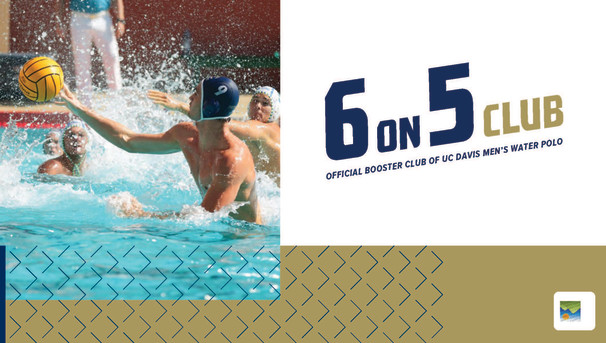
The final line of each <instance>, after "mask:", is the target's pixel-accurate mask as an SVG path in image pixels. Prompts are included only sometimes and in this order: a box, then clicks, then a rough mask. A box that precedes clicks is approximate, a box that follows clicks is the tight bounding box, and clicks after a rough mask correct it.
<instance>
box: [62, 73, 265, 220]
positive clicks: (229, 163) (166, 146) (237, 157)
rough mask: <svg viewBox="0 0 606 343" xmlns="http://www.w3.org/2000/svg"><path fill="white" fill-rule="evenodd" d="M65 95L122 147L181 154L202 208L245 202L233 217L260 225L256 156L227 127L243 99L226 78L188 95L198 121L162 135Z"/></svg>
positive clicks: (66, 100)
mask: <svg viewBox="0 0 606 343" xmlns="http://www.w3.org/2000/svg"><path fill="white" fill-rule="evenodd" d="M60 95H61V97H62V98H63V100H64V105H65V106H67V108H69V109H70V110H71V111H72V112H73V113H74V114H76V115H77V116H79V117H80V118H82V119H83V120H84V121H85V122H86V123H88V125H89V126H90V127H91V128H93V129H94V130H95V131H97V132H98V133H99V134H100V135H101V136H102V137H103V138H105V139H106V140H108V141H109V142H110V143H112V144H114V145H115V146H117V147H118V148H121V149H123V150H125V151H128V152H133V153H146V154H170V153H175V152H179V151H181V152H182V153H183V155H184V156H185V159H186V160H187V163H188V164H189V168H190V171H191V174H192V176H193V178H194V180H195V182H196V184H197V185H198V188H199V189H200V192H201V193H204V191H205V194H204V198H203V200H202V204H201V206H202V207H203V208H204V209H206V210H207V211H209V212H215V211H218V210H220V209H221V208H223V207H225V206H227V205H229V204H231V203H233V202H241V203H242V205H241V206H240V207H238V209H237V210H236V211H234V213H231V214H230V215H231V216H232V217H234V218H236V219H240V220H246V221H249V222H254V223H259V224H260V223H261V216H260V208H259V204H258V201H257V194H256V191H255V177H256V176H255V169H254V162H253V159H252V156H251V154H250V151H249V150H248V148H247V147H246V144H244V142H242V141H241V140H240V139H238V138H237V137H236V136H235V135H234V134H233V133H231V131H230V130H229V127H228V123H229V121H230V118H229V116H230V114H231V113H232V112H233V110H234V109H235V108H236V105H237V104H238V100H239V92H238V87H237V86H236V84H235V83H234V82H233V81H232V80H230V79H228V78H225V77H219V78H208V79H205V80H203V81H202V82H201V83H200V84H199V85H198V87H197V88H196V91H195V93H194V94H192V95H191V96H190V97H189V101H190V103H189V108H190V111H189V112H188V116H189V117H190V118H191V119H193V120H194V121H195V123H191V122H187V123H179V124H177V125H175V126H173V127H172V128H170V129H169V130H168V131H166V132H163V133H158V134H145V133H136V132H133V131H132V130H130V129H128V128H127V127H125V126H124V125H122V124H120V123H118V122H115V121H113V120H110V119H108V118H105V117H103V116H101V115H99V114H97V113H95V112H94V111H93V110H91V109H88V108H86V107H85V106H84V105H82V103H81V102H80V101H78V99H76V97H75V96H74V95H73V94H72V93H71V92H70V91H69V89H67V87H64V88H63V89H62V90H61V93H60ZM144 215H145V213H140V215H139V216H144Z"/></svg>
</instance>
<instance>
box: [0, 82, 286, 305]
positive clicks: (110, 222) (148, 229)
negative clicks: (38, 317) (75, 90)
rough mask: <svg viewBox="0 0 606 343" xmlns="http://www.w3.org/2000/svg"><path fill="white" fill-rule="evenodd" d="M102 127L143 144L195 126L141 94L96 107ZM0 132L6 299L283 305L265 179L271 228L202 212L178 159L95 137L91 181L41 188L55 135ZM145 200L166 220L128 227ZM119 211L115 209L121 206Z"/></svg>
mask: <svg viewBox="0 0 606 343" xmlns="http://www.w3.org/2000/svg"><path fill="white" fill-rule="evenodd" d="M93 107H94V108H95V109H96V110H98V112H100V113H102V114H103V115H105V116H107V117H109V118H111V119H114V120H117V121H119V122H121V123H123V124H125V125H126V126H128V127H129V128H131V129H133V130H135V131H138V132H161V131H164V130H167V129H168V128H170V127H171V126H172V125H174V124H176V123H177V122H179V121H183V120H186V119H187V118H185V117H183V116H179V115H176V114H173V113H170V112H167V111H164V110H162V109H160V108H158V107H157V106H154V105H152V104H151V102H150V101H148V100H147V99H145V94H144V93H143V92H137V91H136V90H128V89H127V90H125V91H124V92H122V94H121V95H115V96H113V97H111V98H110V97H108V98H101V99H96V100H95V104H94V106H93ZM13 124H14V123H12V124H11V125H9V127H8V128H3V129H0V135H1V137H2V140H1V141H0V189H1V191H0V244H1V245H6V246H7V248H6V251H7V253H6V260H7V265H6V280H7V281H6V282H7V288H6V293H7V299H9V300H14V299H21V300H23V299H42V300H46V299H51V300H57V299H75V300H80V299H142V300H143V299H275V298H277V297H279V289H280V282H279V273H280V266H279V264H280V261H279V257H280V250H279V232H280V230H279V228H280V201H279V199H280V190H279V188H278V187H277V186H276V185H275V183H274V182H273V181H272V180H271V179H270V178H269V177H267V176H266V175H264V174H262V173H259V174H258V175H257V181H258V189H257V190H258V192H259V198H260V201H261V206H262V217H263V220H264V222H265V224H264V225H256V224H250V223H246V222H242V221H237V220H234V219H231V218H230V217H229V216H228V211H229V209H223V210H221V211H218V212H216V213H209V212H206V211H204V210H203V209H202V208H201V207H200V206H199V204H200V202H201V200H202V196H201V195H200V194H199V192H198V189H197V187H196V185H195V183H194V181H193V178H192V177H191V175H190V172H189V168H188V167H187V163H186V162H185V159H184V158H183V155H182V154H181V153H177V154H170V155H143V154H129V153H127V152H124V151H122V150H120V149H118V148H116V147H114V146H112V145H111V144H109V143H107V142H106V141H104V140H103V139H102V138H101V137H99V136H98V135H97V134H96V133H92V134H91V136H92V143H91V145H90V149H89V153H88V157H87V161H88V163H89V168H88V170H87V172H86V174H85V175H84V176H83V177H69V176H52V177H51V176H41V175H38V174H37V173H36V169H37V167H38V166H39V165H40V164H41V163H42V162H44V161H45V160H46V159H48V158H49V157H48V156H46V155H44V154H43V153H42V146H41V142H42V140H43V139H44V136H45V135H46V134H47V133H48V130H33V129H32V130H27V129H17V128H16V127H15V126H14V125H13ZM129 194H130V195H132V196H134V197H136V198H137V199H138V200H139V201H140V202H141V203H142V204H143V205H144V208H145V209H146V210H147V211H154V212H156V211H178V212H181V213H182V214H183V215H182V216H179V217H171V218H168V219H163V220H161V219H150V218H138V219H132V218H123V217H120V216H119V215H118V214H117V206H116V205H115V203H116V201H117V202H119V200H120V199H123V198H126V197H127V196H128V195H129ZM116 199H117V200H116Z"/></svg>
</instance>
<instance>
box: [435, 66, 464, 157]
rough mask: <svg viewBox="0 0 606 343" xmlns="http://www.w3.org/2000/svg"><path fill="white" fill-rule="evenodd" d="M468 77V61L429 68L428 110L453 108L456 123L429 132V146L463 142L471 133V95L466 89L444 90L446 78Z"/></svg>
mask: <svg viewBox="0 0 606 343" xmlns="http://www.w3.org/2000/svg"><path fill="white" fill-rule="evenodd" d="M462 77H469V63H462V64H454V65H449V66H444V67H437V68H430V69H429V110H430V111H439V110H445V109H448V108H454V109H455V111H456V115H455V116H456V123H455V126H454V128H452V129H450V130H443V131H434V132H431V133H430V134H429V144H430V145H431V146H435V145H442V144H450V143H458V142H464V141H466V140H468V139H469V138H470V137H471V135H472V134H473V97H472V96H471V93H470V92H469V91H468V90H467V89H455V90H449V91H447V90H446V80H453V79H460V78H462Z"/></svg>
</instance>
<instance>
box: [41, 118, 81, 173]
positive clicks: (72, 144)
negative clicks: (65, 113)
mask: <svg viewBox="0 0 606 343" xmlns="http://www.w3.org/2000/svg"><path fill="white" fill-rule="evenodd" d="M61 144H62V145H63V151H62V152H63V154H62V155H61V156H59V157H55V158H53V159H50V160H48V161H46V162H44V163H42V164H41V165H40V166H39V167H38V173H40V174H48V175H57V174H63V175H70V176H82V174H84V170H85V169H86V163H85V162H86V145H87V144H88V133H87V132H86V126H85V125H84V123H83V122H82V121H80V120H73V121H71V122H69V123H68V124H67V126H66V127H65V130H64V131H63V136H62V137H61ZM59 150H60V149H59Z"/></svg>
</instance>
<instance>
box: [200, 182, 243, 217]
mask: <svg viewBox="0 0 606 343" xmlns="http://www.w3.org/2000/svg"><path fill="white" fill-rule="evenodd" d="M230 175H231V174H228V175H215V177H214V178H213V181H212V183H211V184H210V187H208V191H206V195H204V199H203V200H202V207H203V208H204V209H205V210H207V211H209V212H215V211H218V210H220V209H222V208H223V207H225V206H227V205H229V204H231V203H233V202H234V200H236V196H237V195H238V191H239V189H240V184H241V182H238V181H237V180H236V179H234V177H232V176H230Z"/></svg>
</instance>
